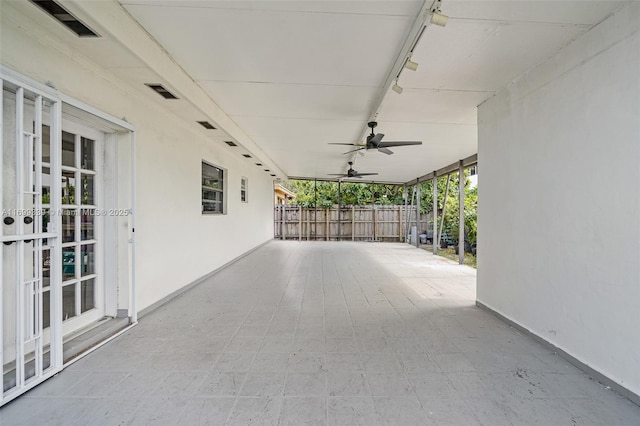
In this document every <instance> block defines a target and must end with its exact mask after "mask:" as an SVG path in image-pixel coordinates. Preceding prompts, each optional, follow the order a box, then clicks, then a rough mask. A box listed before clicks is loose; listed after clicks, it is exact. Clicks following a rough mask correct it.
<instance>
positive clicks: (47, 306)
mask: <svg viewBox="0 0 640 426" xmlns="http://www.w3.org/2000/svg"><path fill="white" fill-rule="evenodd" d="M50 324H51V293H50V292H49V290H46V291H43V292H42V328H43V329H45V328H47V327H49V325H50Z"/></svg>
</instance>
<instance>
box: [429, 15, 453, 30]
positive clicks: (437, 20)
mask: <svg viewBox="0 0 640 426" xmlns="http://www.w3.org/2000/svg"><path fill="white" fill-rule="evenodd" d="M447 22H449V17H448V16H447V15H443V14H442V13H440V12H433V13H432V14H431V23H432V24H434V25H439V26H441V27H444V26H446V25H447Z"/></svg>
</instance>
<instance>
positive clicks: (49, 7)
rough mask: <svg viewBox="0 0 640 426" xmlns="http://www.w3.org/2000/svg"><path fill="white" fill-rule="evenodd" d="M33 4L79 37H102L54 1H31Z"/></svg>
mask: <svg viewBox="0 0 640 426" xmlns="http://www.w3.org/2000/svg"><path fill="white" fill-rule="evenodd" d="M31 3H33V4H35V5H36V6H38V7H39V8H40V9H42V10H44V11H45V12H47V13H48V14H49V15H51V16H52V17H53V19H55V20H56V21H58V22H60V23H61V24H62V25H64V26H65V27H67V28H69V29H70V30H71V31H73V32H74V33H75V34H76V35H77V36H78V37H100V36H99V35H98V34H97V33H96V32H95V31H93V30H92V29H91V28H89V27H87V26H86V25H85V24H83V23H82V22H80V21H79V20H78V18H76V17H75V16H73V15H72V14H70V13H69V11H67V9H65V8H64V7H62V6H60V5H59V4H58V3H57V2H55V1H53V0H31Z"/></svg>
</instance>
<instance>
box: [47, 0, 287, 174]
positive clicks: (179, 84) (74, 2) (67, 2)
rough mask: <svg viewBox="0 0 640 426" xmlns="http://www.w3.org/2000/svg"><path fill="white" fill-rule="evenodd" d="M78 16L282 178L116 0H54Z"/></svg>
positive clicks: (262, 152) (272, 162)
mask: <svg viewBox="0 0 640 426" xmlns="http://www.w3.org/2000/svg"><path fill="white" fill-rule="evenodd" d="M57 1H58V2H59V3H60V4H62V5H63V6H64V7H65V8H67V9H68V10H69V11H70V12H72V13H74V14H75V15H76V16H78V17H82V18H86V19H88V20H89V22H94V23H96V27H97V28H99V29H100V31H101V32H102V33H103V34H104V32H106V33H108V36H110V37H111V38H113V39H114V40H116V41H117V42H119V43H120V44H121V45H122V46H123V47H125V48H126V49H127V50H128V51H129V52H131V53H132V54H133V55H135V56H136V57H137V58H139V59H140V60H141V61H142V62H143V63H144V64H145V65H146V66H148V67H149V68H150V69H151V70H152V71H154V72H155V73H157V74H158V75H160V76H162V78H163V79H164V80H165V81H166V82H167V83H168V84H169V85H170V86H171V88H172V89H173V90H175V91H176V92H177V94H179V95H180V97H181V98H183V99H188V100H189V102H190V103H191V104H192V105H193V106H194V107H195V108H197V109H198V110H200V111H202V112H203V113H204V114H205V116H207V117H208V118H209V119H210V120H211V121H212V122H213V123H214V125H217V126H218V127H220V128H221V129H223V130H224V131H225V132H226V133H227V134H229V136H231V137H232V138H233V139H235V140H236V141H237V142H239V143H240V144H241V145H242V146H243V147H244V148H245V149H246V150H247V151H249V152H250V153H251V154H253V155H254V156H255V157H257V158H259V159H260V160H261V161H262V163H263V164H264V165H265V166H266V167H268V168H269V169H270V170H271V172H272V173H274V174H276V175H277V177H279V178H286V176H287V175H286V173H285V172H284V171H282V170H281V169H280V167H279V166H278V165H277V164H276V163H275V162H274V161H273V160H272V159H271V158H270V157H269V156H268V154H267V153H265V152H264V151H263V150H262V149H261V148H260V146H258V145H257V144H256V143H255V142H254V141H253V140H252V139H251V138H250V137H249V136H248V135H247V134H246V133H245V131H244V130H243V129H242V128H240V127H239V126H238V125H237V124H236V123H235V122H234V121H233V120H232V119H231V118H230V117H229V116H228V115H227V114H226V113H225V112H224V111H223V110H222V109H221V108H220V107H219V106H218V105H217V104H216V103H215V102H214V101H213V100H212V99H211V97H209V96H208V95H207V94H206V93H205V92H204V91H203V90H202V89H201V88H200V87H199V86H198V84H196V83H195V82H194V81H193V79H192V78H191V77H190V76H189V75H188V74H187V73H186V72H185V70H184V69H183V68H182V67H181V66H180V65H179V64H178V63H177V62H176V61H175V60H174V59H173V58H171V56H170V55H168V54H167V52H166V50H165V49H164V48H163V47H162V46H160V45H159V44H158V42H157V41H156V40H154V39H153V37H151V36H150V34H149V33H148V32H147V31H145V29H144V28H142V27H141V26H140V24H139V23H138V22H137V21H136V20H135V19H133V18H132V17H131V15H130V14H129V13H127V11H126V10H125V9H124V8H123V7H122V6H121V5H120V4H119V3H118V2H117V1H116V0H104V1H103V0H100V1H83V0H57Z"/></svg>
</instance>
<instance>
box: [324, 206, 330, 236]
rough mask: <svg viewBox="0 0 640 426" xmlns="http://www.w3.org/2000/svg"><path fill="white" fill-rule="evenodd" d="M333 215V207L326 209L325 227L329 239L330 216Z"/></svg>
mask: <svg viewBox="0 0 640 426" xmlns="http://www.w3.org/2000/svg"><path fill="white" fill-rule="evenodd" d="M330 215H331V209H330V208H329V209H325V213H324V216H325V223H326V225H325V227H324V232H326V234H327V235H326V240H327V241H329V234H331V232H330V230H329V216H330Z"/></svg>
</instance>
